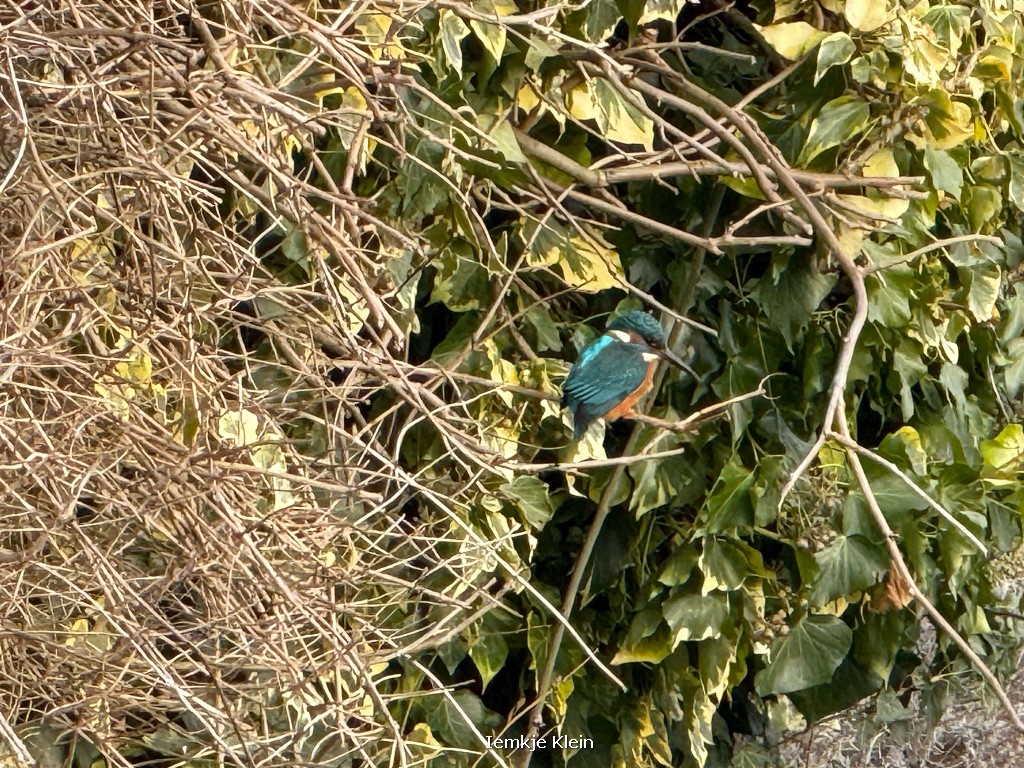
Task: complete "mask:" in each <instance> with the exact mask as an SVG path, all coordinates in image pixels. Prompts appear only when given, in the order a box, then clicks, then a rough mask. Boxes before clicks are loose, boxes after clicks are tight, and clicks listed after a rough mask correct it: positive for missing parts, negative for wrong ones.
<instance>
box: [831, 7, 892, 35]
mask: <svg viewBox="0 0 1024 768" xmlns="http://www.w3.org/2000/svg"><path fill="white" fill-rule="evenodd" d="M843 11H844V13H845V15H846V20H847V21H848V22H850V26H851V27H853V28H854V29H858V30H860V31H861V32H873V31H874V30H876V29H878V28H879V27H880V26H882V25H883V24H885V23H886V22H888V21H889V20H890V19H891V18H892V17H893V12H892V9H891V8H890V7H889V3H888V0H846V7H845V8H844V9H843Z"/></svg>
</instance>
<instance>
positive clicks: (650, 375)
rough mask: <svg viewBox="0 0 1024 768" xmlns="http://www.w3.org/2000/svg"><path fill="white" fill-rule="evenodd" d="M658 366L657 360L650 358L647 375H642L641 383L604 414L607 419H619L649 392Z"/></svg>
mask: <svg viewBox="0 0 1024 768" xmlns="http://www.w3.org/2000/svg"><path fill="white" fill-rule="evenodd" d="M657 367H658V361H657V360H652V361H651V362H650V363H648V364H647V375H646V376H645V377H644V381H643V383H642V384H641V385H640V386H639V387H637V388H636V389H635V390H633V392H632V394H629V395H626V397H625V398H624V399H623V401H622V402H621V403H619V404H618V405H616V406H615V407H614V408H612V409H611V410H610V411H608V413H606V414H605V415H604V417H605V419H606V420H607V421H615V420H616V419H621V418H622V417H623V416H625V415H626V414H627V413H629V412H630V411H632V410H633V406H634V405H636V404H637V403H638V402H640V398H642V397H643V396H644V395H646V394H647V393H648V392H650V390H651V387H652V386H654V370H655V369H656V368H657Z"/></svg>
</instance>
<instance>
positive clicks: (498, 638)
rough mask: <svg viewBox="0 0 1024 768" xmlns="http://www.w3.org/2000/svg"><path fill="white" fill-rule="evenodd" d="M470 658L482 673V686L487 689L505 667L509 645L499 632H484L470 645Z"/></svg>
mask: <svg viewBox="0 0 1024 768" xmlns="http://www.w3.org/2000/svg"><path fill="white" fill-rule="evenodd" d="M469 657H470V658H471V659H473V664H475V665H476V668H477V671H478V672H480V679H481V681H482V682H481V684H482V686H483V687H484V688H486V687H487V686H488V684H489V683H490V682H491V680H493V679H494V676H495V675H496V674H498V672H499V671H501V668H502V667H503V666H504V665H505V659H507V658H508V643H506V642H505V638H504V637H503V636H502V635H500V634H499V633H497V632H482V633H481V634H480V636H479V637H478V638H477V639H476V640H475V641H474V642H473V643H472V645H470V647H469Z"/></svg>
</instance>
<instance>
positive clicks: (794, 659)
mask: <svg viewBox="0 0 1024 768" xmlns="http://www.w3.org/2000/svg"><path fill="white" fill-rule="evenodd" d="M852 642H853V632H852V631H851V630H850V628H849V627H848V626H846V624H845V623H844V622H843V620H842V619H839V618H836V617H835V616H805V617H804V618H803V619H802V620H801V621H800V622H799V623H798V624H797V625H796V626H795V627H794V628H793V630H792V631H791V632H790V633H789V635H787V636H786V637H783V638H782V639H781V640H779V641H778V642H776V643H775V645H773V647H772V662H771V664H769V665H768V667H767V668H766V669H763V670H761V671H760V672H758V673H757V675H756V677H755V678H754V684H755V686H756V688H757V692H758V694H759V695H761V696H770V695H772V694H778V693H790V692H791V691H800V690H803V689H804V688H810V687H811V686H813V685H820V684H821V683H827V682H828V681H829V680H831V679H832V673H833V672H835V671H836V669H837V668H838V667H839V665H840V664H842V663H843V659H844V658H846V653H847V651H849V650H850V645H851V644H852Z"/></svg>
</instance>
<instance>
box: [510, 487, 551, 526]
mask: <svg viewBox="0 0 1024 768" xmlns="http://www.w3.org/2000/svg"><path fill="white" fill-rule="evenodd" d="M498 493H499V494H500V495H501V496H502V498H504V499H506V500H507V501H510V502H512V503H513V504H514V505H515V506H516V507H517V508H518V509H519V511H520V512H522V513H523V517H524V518H525V519H526V522H527V523H529V524H530V526H531V527H533V528H534V529H539V528H543V527H544V526H545V525H546V524H547V522H548V520H550V519H551V516H552V515H553V514H554V513H555V508H554V506H553V505H552V504H551V497H550V496H548V487H547V485H546V484H545V483H544V482H543V481H542V480H539V479H537V478H536V477H531V476H529V475H519V476H518V477H516V478H514V479H513V480H512V482H510V483H505V484H503V485H502V486H501V487H500V488H499V489H498Z"/></svg>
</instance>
